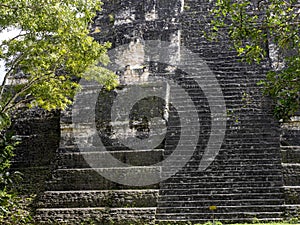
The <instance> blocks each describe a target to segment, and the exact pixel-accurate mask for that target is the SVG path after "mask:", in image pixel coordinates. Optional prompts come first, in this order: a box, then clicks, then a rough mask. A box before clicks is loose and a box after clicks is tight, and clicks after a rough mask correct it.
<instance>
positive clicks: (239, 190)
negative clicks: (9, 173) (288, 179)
mask: <svg viewBox="0 0 300 225" xmlns="http://www.w3.org/2000/svg"><path fill="white" fill-rule="evenodd" d="M161 185H163V184H161ZM160 193H161V196H164V195H168V196H172V195H174V196H182V195H193V196H198V195H200V196H201V195H221V196H224V195H236V194H238V195H241V196H243V195H247V196H248V195H251V194H258V195H273V194H283V193H284V188H283V187H282V186H274V187H251V188H249V187H235V188H232V187H231V188H226V187H220V188H216V187H210V188H209V189H208V188H206V187H203V186H198V187H195V186H191V188H190V189H180V188H174V189H164V187H163V186H162V187H161V188H160Z"/></svg>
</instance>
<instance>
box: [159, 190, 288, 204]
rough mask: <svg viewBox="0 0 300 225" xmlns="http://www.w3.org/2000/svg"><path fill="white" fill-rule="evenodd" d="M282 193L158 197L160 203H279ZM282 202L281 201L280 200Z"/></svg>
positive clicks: (200, 194) (166, 195)
mask: <svg viewBox="0 0 300 225" xmlns="http://www.w3.org/2000/svg"><path fill="white" fill-rule="evenodd" d="M199 192H200V191H199ZM283 195H284V194H283V193H260V192H258V193H222V194H220V193H206V194H202V193H201V192H200V193H199V194H193V196H192V197H191V195H188V194H186V195H183V194H178V195H168V194H165V195H162V196H160V198H159V199H160V202H167V201H170V200H172V201H173V200H175V201H176V200H178V201H219V200H220V201H228V202H230V201H233V202H234V201H261V200H266V201H275V200H276V201H279V200H280V199H283ZM280 201H282V200H280Z"/></svg>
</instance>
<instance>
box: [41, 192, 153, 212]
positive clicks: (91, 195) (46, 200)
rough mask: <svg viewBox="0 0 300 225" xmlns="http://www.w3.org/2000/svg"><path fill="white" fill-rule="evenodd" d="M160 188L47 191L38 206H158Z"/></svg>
mask: <svg viewBox="0 0 300 225" xmlns="http://www.w3.org/2000/svg"><path fill="white" fill-rule="evenodd" d="M158 192H159V191H158V190H156V189H152V190H151V189H148V190H113V191H112V190H103V191H99V190H86V191H46V192H44V193H43V194H42V196H40V197H39V199H38V202H37V203H36V207H37V208H76V207H78V208H80V207H82V208H87V207H110V208H111V207H114V208H118V207H125V206H126V207H156V205H157V199H158Z"/></svg>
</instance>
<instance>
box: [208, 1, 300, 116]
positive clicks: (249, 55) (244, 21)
mask: <svg viewBox="0 0 300 225" xmlns="http://www.w3.org/2000/svg"><path fill="white" fill-rule="evenodd" d="M212 4H213V7H212V10H211V13H212V16H213V19H212V20H211V21H210V25H211V31H212V32H211V37H213V38H218V37H220V36H222V35H226V36H229V38H230V39H231V40H232V42H233V45H234V48H235V49H236V51H237V53H238V55H239V56H241V57H242V59H244V60H245V61H247V62H248V63H252V62H256V63H261V62H262V60H264V59H266V58H267V59H270V64H271V68H272V69H271V71H270V72H269V73H268V75H267V79H266V80H265V81H262V82H261V83H260V84H263V85H264V86H265V93H266V94H269V95H270V96H272V97H273V99H274V100H275V103H276V107H275V115H276V116H277V118H279V119H283V120H288V119H289V118H290V116H292V115H293V114H294V113H295V112H296V111H297V110H298V109H299V106H300V63H299V62H300V54H299V53H300V33H299V30H300V29H299V28H300V4H299V1H298V0H258V1H252V0H246V1H245V0H215V1H213V3H212Z"/></svg>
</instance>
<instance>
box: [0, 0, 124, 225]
mask: <svg viewBox="0 0 300 225" xmlns="http://www.w3.org/2000/svg"><path fill="white" fill-rule="evenodd" d="M101 5H102V3H101V1H100V0H1V2H0V15H1V17H0V35H1V33H2V32H7V31H9V30H12V31H14V33H15V36H13V37H11V38H8V39H6V40H4V41H2V42H0V60H2V61H4V62H5V67H6V71H5V74H4V81H3V84H2V86H1V87H0V134H3V135H2V136H0V223H1V224H26V223H27V222H29V221H30V216H29V214H28V212H27V210H26V209H23V208H22V207H20V205H19V204H18V203H20V199H18V198H17V197H16V196H15V195H14V194H13V193H14V192H13V190H12V189H11V188H10V189H9V188H8V187H11V186H12V185H11V184H13V183H14V180H13V176H12V174H10V173H9V168H10V164H11V158H12V157H13V155H14V154H13V149H14V145H15V144H16V142H14V141H13V140H12V139H11V138H8V137H7V133H6V130H7V128H8V127H9V126H10V124H11V121H10V116H11V115H12V112H13V111H14V110H15V109H16V108H18V107H20V106H21V107H33V106H39V107H42V108H44V109H46V110H52V109H64V108H66V106H67V105H68V104H70V103H71V99H72V98H73V96H74V95H75V93H76V91H77V90H78V88H80V87H79V84H78V80H79V79H80V78H86V79H89V80H91V79H94V80H97V81H98V82H101V83H102V84H103V85H105V87H106V88H107V89H111V88H113V87H115V86H117V85H118V82H117V79H116V78H117V76H116V75H115V74H114V73H112V72H111V71H108V70H106V69H104V68H102V67H101V66H103V65H106V64H107V63H109V59H108V56H107V54H106V53H107V49H108V48H109V47H110V43H98V42H96V41H95V40H94V39H93V37H92V36H91V35H89V34H90V26H91V24H92V22H93V18H94V17H95V15H96V12H97V11H99V10H101Z"/></svg>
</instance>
